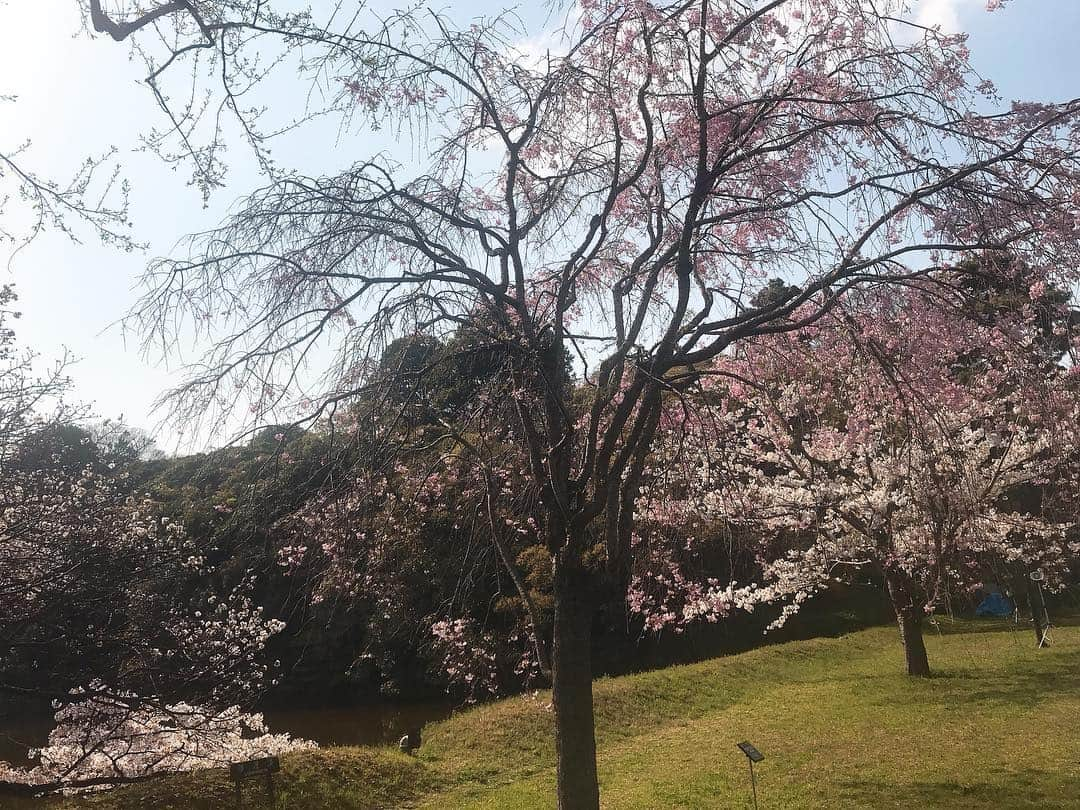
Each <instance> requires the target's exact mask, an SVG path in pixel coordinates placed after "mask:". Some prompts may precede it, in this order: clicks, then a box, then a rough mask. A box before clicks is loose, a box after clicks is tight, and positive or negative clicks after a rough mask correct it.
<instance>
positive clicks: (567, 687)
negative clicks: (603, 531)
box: [552, 548, 600, 810]
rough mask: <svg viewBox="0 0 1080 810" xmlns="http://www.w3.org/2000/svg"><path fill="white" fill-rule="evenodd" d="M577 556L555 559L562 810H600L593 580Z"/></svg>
mask: <svg viewBox="0 0 1080 810" xmlns="http://www.w3.org/2000/svg"><path fill="white" fill-rule="evenodd" d="M576 557H577V555H576V554H575V552H574V551H572V550H570V549H568V548H564V549H562V550H561V551H560V553H559V554H558V556H557V557H556V559H555V633H554V641H555V643H554V647H553V650H552V653H553V655H552V667H553V673H552V674H553V678H552V703H553V705H554V709H555V749H556V755H557V758H558V766H557V776H558V798H559V810H599V807H600V788H599V785H598V783H597V780H596V734H595V730H594V723H593V698H592V648H591V636H592V618H593V615H592V614H593V604H592V598H591V597H592V589H593V588H594V587H595V583H594V582H593V581H592V580H593V578H592V577H590V576H589V575H588V573H587V572H586V571H585V570H584V569H583V568H582V566H581V562H580V560H578V559H577V558H576Z"/></svg>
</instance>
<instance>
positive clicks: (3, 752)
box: [0, 701, 453, 764]
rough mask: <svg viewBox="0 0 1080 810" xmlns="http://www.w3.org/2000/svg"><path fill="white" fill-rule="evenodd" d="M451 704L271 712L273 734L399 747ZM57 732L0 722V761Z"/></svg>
mask: <svg viewBox="0 0 1080 810" xmlns="http://www.w3.org/2000/svg"><path fill="white" fill-rule="evenodd" d="M452 711H453V705H452V704H450V703H448V702H439V701H434V702H427V703H401V704H394V703H381V704H373V705H368V706H345V707H324V708H314V709H283V708H278V709H267V710H266V711H264V712H263V715H264V717H265V718H266V723H267V725H268V726H269V727H270V730H271V731H276V732H282V731H287V732H289V733H290V734H292V735H293V736H294V737H303V738H304V739H307V740H314V741H315V742H317V743H318V744H319V745H383V744H395V743H397V741H398V740H399V739H400V738H401V736H402V735H403V734H405V732H406V731H408V730H409V729H411V728H414V727H415V726H419V725H423V724H425V723H431V722H434V721H435V720H442V719H444V718H446V717H449V716H450V714H451V712H452ZM51 729H52V719H51V718H50V717H27V718H15V719H12V718H3V717H0V760H5V761H7V762H11V763H13V764H24V763H26V752H27V749H29V748H32V747H40V746H42V745H44V744H45V742H46V740H47V738H48V736H49V731H50V730H51Z"/></svg>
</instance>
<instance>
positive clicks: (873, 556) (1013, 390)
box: [639, 268, 1080, 676]
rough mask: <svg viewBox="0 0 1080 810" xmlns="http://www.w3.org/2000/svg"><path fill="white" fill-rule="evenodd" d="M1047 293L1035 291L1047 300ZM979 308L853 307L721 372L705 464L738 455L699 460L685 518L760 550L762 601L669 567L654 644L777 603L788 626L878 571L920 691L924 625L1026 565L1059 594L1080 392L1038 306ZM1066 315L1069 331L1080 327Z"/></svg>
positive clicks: (917, 291)
mask: <svg viewBox="0 0 1080 810" xmlns="http://www.w3.org/2000/svg"><path fill="white" fill-rule="evenodd" d="M969 269H970V268H969ZM1044 290H1045V285H1044V284H1043V283H1042V282H1035V283H1033V284H1032V285H1031V294H1032V296H1033V297H1034V298H1036V299H1038V298H1040V297H1042V296H1043V295H1044ZM968 303H970V302H964V301H958V300H957V298H956V295H955V290H954V291H952V294H950V290H949V289H948V288H947V287H945V286H943V285H935V286H934V287H928V286H926V285H925V284H923V285H916V286H913V287H910V288H908V289H906V290H902V291H889V292H888V293H881V292H878V291H874V292H870V293H865V294H861V295H858V296H851V297H849V298H848V300H847V301H845V302H844V304H843V305H841V307H838V308H837V310H835V311H834V312H833V313H831V314H830V316H829V317H827V318H823V319H821V320H820V321H819V322H817V323H816V324H814V325H813V326H811V327H807V328H804V329H801V330H799V331H798V332H790V333H785V334H778V335H772V336H768V337H761V338H757V339H755V340H753V341H748V342H747V343H745V344H744V345H743V346H742V347H741V348H740V351H739V352H738V353H737V354H735V355H731V356H726V357H724V358H722V359H721V360H720V361H718V362H717V363H716V365H715V372H716V374H717V375H718V376H717V377H716V378H715V379H716V381H717V382H716V383H715V385H714V386H713V392H712V395H713V397H719V398H720V399H719V403H718V404H717V403H714V404H713V405H712V407H714V408H717V409H718V410H719V411H720V413H719V414H717V415H715V416H714V418H713V419H712V421H711V422H710V427H711V428H712V429H713V433H712V434H711V436H709V437H708V438H705V439H704V441H703V444H704V445H705V446H708V445H710V444H711V445H721V446H724V447H725V448H726V449H727V453H728V454H727V456H726V457H725V458H722V459H717V458H715V457H714V458H709V457H708V455H707V454H705V453H703V452H702V451H701V450H700V449H695V450H694V451H693V452H691V453H689V454H687V461H686V462H685V464H686V465H688V466H690V467H691V469H689V470H687V471H686V474H685V477H684V478H683V481H684V482H689V486H688V487H687V491H688V495H687V500H691V499H692V500H693V504H692V505H687V504H686V503H685V501H684V502H683V505H682V509H683V510H684V511H688V512H689V513H690V514H693V515H695V516H696V517H697V519H698V520H701V521H705V522H708V521H709V520H712V521H714V522H715V521H716V520H718V519H719V518H721V517H723V518H726V519H727V520H729V521H732V522H736V523H741V524H743V525H746V526H748V527H751V528H750V531H751V533H757V534H759V535H760V536H761V539H762V544H761V547H760V554H761V556H762V557H763V558H764V572H763V573H764V583H763V584H759V585H756V586H748V587H743V588H732V587H731V586H730V585H728V584H727V583H722V584H721V583H715V582H714V583H700V582H698V581H696V580H695V579H694V578H693V577H691V576H689V575H688V574H687V573H686V572H685V571H684V570H682V569H681V568H679V567H678V566H668V567H667V569H665V568H664V567H663V566H660V567H657V568H656V569H655V570H654V571H653V573H652V575H651V577H646V578H645V583H644V585H643V586H642V587H641V588H640V590H641V592H642V594H643V596H642V598H641V599H640V600H639V602H640V607H641V608H642V610H643V612H646V613H649V614H651V615H652V622H653V623H654V625H656V626H664V625H667V624H676V625H678V624H680V623H685V622H688V621H692V620H695V619H698V618H701V617H705V618H712V619H715V618H716V617H718V616H722V615H724V614H725V613H726V612H727V611H728V610H731V609H733V608H734V607H737V606H742V607H750V608H752V607H753V606H754V605H756V604H760V603H761V602H763V601H764V602H768V601H776V600H779V601H783V602H784V603H785V606H784V609H783V610H782V612H781V614H780V618H779V619H778V620H777V622H776V624H781V623H783V622H784V621H785V620H786V619H787V618H788V617H789V616H790V615H791V614H792V613H793V612H794V611H796V610H798V609H799V607H800V606H801V605H802V604H803V603H804V602H805V600H806V599H808V598H809V597H810V596H811V595H813V594H814V593H815V592H816V591H818V590H820V589H822V588H823V587H824V586H825V585H826V584H827V583H828V582H830V581H831V580H834V579H844V578H847V577H849V576H850V575H851V574H852V572H857V571H864V572H865V571H867V570H869V571H871V572H873V573H875V574H877V575H879V576H881V577H882V579H883V581H884V584H885V586H886V589H887V592H888V595H889V597H890V600H891V601H892V604H893V608H894V610H895V612H896V617H897V622H898V624H899V626H900V631H901V637H902V640H903V642H904V648H905V654H906V661H907V670H908V673H909V674H911V675H922V676H925V675H929V673H930V668H929V662H928V661H927V656H926V649H925V646H924V644H923V640H922V621H923V618H924V616H925V615H926V614H927V613H929V612H931V611H933V609H934V608H935V607H936V606H939V605H941V604H943V603H944V602H945V601H946V600H947V599H948V597H949V594H951V593H954V592H956V591H958V590H959V591H962V590H964V589H969V588H973V587H976V586H977V585H978V584H979V583H980V582H981V581H982V579H983V578H984V577H985V575H986V573H987V571H998V570H1003V569H1004V570H1008V567H1009V566H1010V565H1014V564H1021V565H1022V566H1023V568H1024V572H1025V573H1026V571H1027V570H1031V569H1034V568H1038V569H1040V570H1042V571H1043V572H1044V574H1045V575H1046V576H1047V579H1048V581H1050V582H1051V584H1059V585H1060V584H1063V583H1064V578H1065V576H1066V574H1067V573H1068V564H1069V563H1070V562H1071V561H1072V560H1075V555H1076V552H1077V551H1080V546H1078V545H1077V544H1076V543H1075V540H1074V541H1073V542H1071V543H1070V542H1069V533H1070V529H1074V528H1075V521H1072V520H1071V519H1069V520H1066V519H1065V518H1064V517H1063V515H1064V514H1068V510H1062V509H1061V508H1060V506H1058V505H1057V504H1055V503H1054V502H1053V501H1054V499H1055V497H1060V496H1061V495H1062V494H1065V491H1067V489H1068V482H1071V481H1072V480H1074V478H1075V471H1074V470H1072V467H1073V466H1074V465H1075V457H1076V449H1077V438H1078V437H1077V435H1076V429H1075V426H1076V423H1077V416H1078V413H1080V410H1078V409H1080V399H1078V394H1080V390H1078V388H1077V379H1076V376H1075V374H1073V372H1072V370H1071V369H1069V370H1066V369H1065V368H1064V367H1062V366H1059V365H1058V364H1057V363H1056V362H1055V361H1056V356H1054V355H1053V354H1049V355H1048V354H1047V353H1046V352H1045V351H1043V350H1041V349H1040V348H1039V347H1038V346H1036V345H1035V343H1036V339H1037V338H1038V335H1039V326H1040V325H1041V321H1042V319H1041V318H1040V317H1039V316H1040V315H1041V314H1042V313H1040V312H1039V309H1040V307H1039V303H1040V302H1039V301H1038V300H1035V301H1028V303H1027V304H1026V305H1025V306H1024V307H1023V308H1022V310H1021V311H1020V312H1016V313H1013V315H1012V316H1010V315H1009V314H1007V313H1004V312H998V313H996V314H995V315H994V316H993V317H991V318H985V317H981V316H983V315H985V312H984V311H983V312H980V311H974V312H973V311H972V309H971V307H970V306H967V304H968ZM1056 309H1058V310H1061V311H1060V312H1059V317H1058V318H1056V321H1057V323H1059V324H1062V325H1063V328H1064V325H1067V324H1070V323H1071V320H1072V319H1071V317H1070V315H1069V313H1068V312H1067V311H1065V310H1064V309H1063V308H1062V307H1061V306H1060V305H1058V306H1057V307H1056ZM1061 336H1062V337H1064V338H1066V340H1065V345H1066V346H1069V345H1070V343H1071V342H1072V341H1075V337H1076V336H1075V333H1074V334H1073V335H1071V336H1070V335H1066V334H1064V333H1063V334H1062V335H1061ZM700 446H701V445H699V447H700ZM739 456H741V458H738V457H739ZM695 465H696V469H693V467H694V466H695ZM684 486H685V483H684ZM661 491H663V492H668V491H669V490H666V489H665V490H661ZM1025 491H1029V492H1035V493H1037V497H1036V498H1035V499H1034V500H1032V498H1031V497H1030V496H1029V497H1028V498H1027V499H1026V502H1025V499H1024V498H1023V497H1022V494H1023V493H1024V492H1025ZM671 503H672V502H671V501H667V504H668V505H667V508H668V510H669V512H670V511H671V510H672V505H671ZM674 503H675V504H680V502H679V501H678V500H676V501H674ZM682 523H683V524H685V519H684V520H683V521H682ZM665 571H666V573H665ZM673 606H674V607H673ZM661 607H665V608H666V609H664V610H660V608H661Z"/></svg>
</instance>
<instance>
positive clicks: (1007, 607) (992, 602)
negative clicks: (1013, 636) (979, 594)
mask: <svg viewBox="0 0 1080 810" xmlns="http://www.w3.org/2000/svg"><path fill="white" fill-rule="evenodd" d="M1012 614H1013V605H1012V602H1010V601H1009V600H1008V598H1007V597H1005V596H1002V595H1001V594H1000V593H992V594H990V595H989V596H987V597H986V598H985V599H983V600H982V602H980V603H979V606H978V607H977V608H975V615H976V616H1012Z"/></svg>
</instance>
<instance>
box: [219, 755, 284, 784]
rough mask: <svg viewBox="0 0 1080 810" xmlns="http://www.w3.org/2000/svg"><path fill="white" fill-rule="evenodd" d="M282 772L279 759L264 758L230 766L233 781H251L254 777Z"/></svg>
mask: <svg viewBox="0 0 1080 810" xmlns="http://www.w3.org/2000/svg"><path fill="white" fill-rule="evenodd" d="M280 770H281V762H279V761H278V758H277V757H263V758H262V759H250V760H248V761H247V762H234V763H233V764H232V765H230V766H229V776H230V777H232V779H233V781H235V782H239V781H240V780H241V779H249V778H250V777H252V776H262V775H263V774H267V775H269V774H272V773H277V772H278V771H280Z"/></svg>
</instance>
